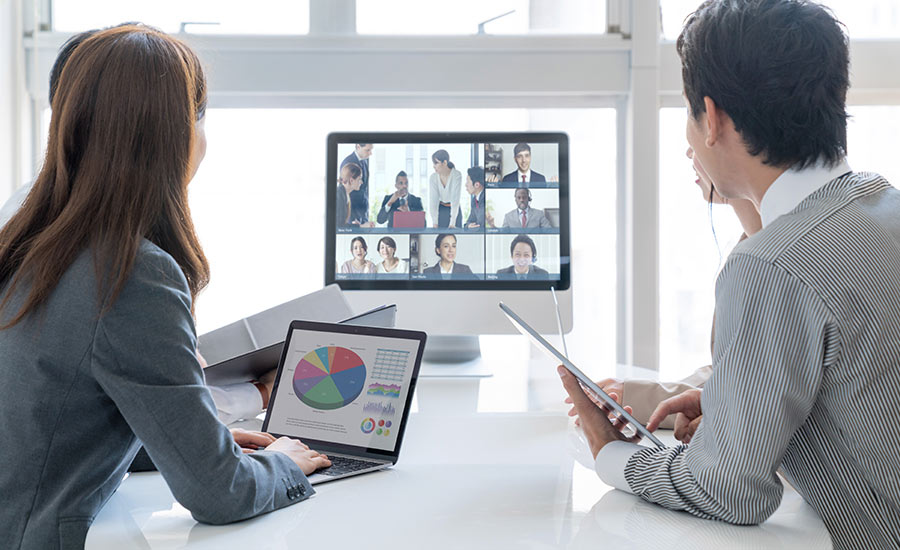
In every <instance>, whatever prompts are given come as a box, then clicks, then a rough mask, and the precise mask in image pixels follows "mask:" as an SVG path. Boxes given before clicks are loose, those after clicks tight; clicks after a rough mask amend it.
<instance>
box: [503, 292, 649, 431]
mask: <svg viewBox="0 0 900 550" xmlns="http://www.w3.org/2000/svg"><path fill="white" fill-rule="evenodd" d="M500 309H501V310H503V313H504V314H505V315H506V317H507V318H508V319H509V320H510V322H511V323H512V324H513V325H514V326H515V327H516V328H517V329H519V332H521V333H522V334H524V335H525V336H527V337H528V338H530V339H531V341H532V342H534V344H535V345H536V346H537V347H539V348H540V349H542V350H544V352H546V353H547V355H549V356H550V357H551V358H553V359H554V360H556V361H559V362H560V363H562V365H563V366H564V367H566V369H568V370H569V372H571V373H572V374H574V375H575V378H577V379H578V381H579V382H580V383H581V386H582V387H584V388H586V389H587V390H589V391H590V392H591V393H593V394H594V395H595V396H596V397H597V399H598V400H602V401H603V402H605V403H607V404H608V405H609V406H610V408H611V409H613V410H614V411H616V413H618V415H619V416H620V417H622V418H624V419H625V420H627V421H628V423H629V424H631V425H632V426H634V428H635V429H636V430H637V431H638V432H639V433H640V434H641V435H642V436H644V437H646V438H647V439H649V440H650V441H652V442H653V444H654V445H656V446H657V447H665V444H663V442H662V441H660V440H659V438H657V437H656V436H655V435H653V432H651V431H650V430H648V429H647V428H646V427H645V426H644V425H643V424H641V423H640V422H638V421H637V420H636V419H635V418H634V417H633V416H631V415H630V414H628V412H626V411H625V409H624V408H623V407H622V405H619V404H618V403H617V402H616V400H615V399H613V398H612V397H610V396H609V395H607V394H606V392H604V391H603V390H602V389H600V386H598V385H597V384H595V383H594V381H593V380H591V379H590V378H588V377H587V375H585V374H584V373H583V372H581V369H579V368H578V367H576V366H575V365H574V364H573V363H572V362H571V361H569V358H568V357H566V356H565V355H563V354H562V353H560V352H559V351H558V350H557V349H556V348H554V347H553V346H551V345H550V343H549V342H547V340H545V339H544V337H543V336H541V335H540V334H538V333H537V331H535V330H534V329H533V328H531V327H530V326H529V325H528V323H526V322H525V321H524V320H523V319H522V318H521V317H519V316H518V315H517V314H516V312H514V311H513V310H512V309H511V308H510V307H509V306H507V305H506V304H504V303H503V302H500Z"/></svg>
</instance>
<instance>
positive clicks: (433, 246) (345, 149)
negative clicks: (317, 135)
mask: <svg viewBox="0 0 900 550" xmlns="http://www.w3.org/2000/svg"><path fill="white" fill-rule="evenodd" d="M327 157H328V159H327V162H328V166H327V174H328V176H327V182H328V183H327V185H328V189H327V205H326V229H325V239H326V243H325V250H326V261H325V282H326V284H330V283H337V284H338V285H340V287H341V288H342V289H343V290H344V291H345V293H346V296H347V299H348V300H349V301H350V303H351V306H352V307H354V309H358V310H364V309H367V308H370V307H374V306H377V305H379V304H383V303H396V304H397V306H398V316H397V326H398V327H409V328H416V329H418V330H424V331H426V332H427V333H428V334H429V339H428V344H427V345H426V359H429V360H432V361H434V360H464V359H468V358H472V357H474V356H476V355H477V343H476V344H475V345H476V347H475V349H473V348H472V343H471V340H472V338H471V337H473V336H477V335H482V334H507V333H509V334H511V333H515V332H516V330H515V328H514V327H513V326H511V325H510V324H509V322H508V321H507V320H506V318H505V317H504V316H503V314H502V312H501V311H500V309H499V308H498V307H497V303H498V302H500V301H501V300H502V301H504V302H506V303H507V304H509V305H510V306H511V307H513V308H514V309H515V310H516V311H520V312H521V314H522V315H523V316H524V317H525V318H527V319H528V320H529V322H531V321H533V322H534V324H535V328H536V329H537V330H540V331H542V332H546V333H548V334H555V333H556V332H557V331H558V325H557V320H556V311H555V310H554V301H553V298H552V296H551V295H550V289H551V287H552V288H555V289H556V292H557V296H558V299H559V304H560V313H561V316H562V321H563V322H562V324H563V328H564V330H565V331H569V330H571V327H572V296H571V294H572V293H571V261H570V255H569V170H568V167H569V166H568V137H567V136H566V135H565V134H562V133H536V132H515V133H471V132H470V133H364V132H358V133H333V134H330V135H329V136H328V150H327ZM478 180H481V182H478ZM475 183H481V184H482V185H481V187H476V186H475ZM438 336H453V337H455V338H451V339H442V338H437V337H438ZM462 336H468V337H470V338H469V340H468V341H466V340H464V339H461V338H460V337H462ZM476 342H477V340H476ZM441 347H445V348H447V349H445V350H441V349H440V348H441Z"/></svg>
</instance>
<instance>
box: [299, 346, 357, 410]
mask: <svg viewBox="0 0 900 550" xmlns="http://www.w3.org/2000/svg"><path fill="white" fill-rule="evenodd" d="M365 381H366V365H365V363H363V360H362V359H361V358H360V357H359V355H357V354H356V353H354V352H353V351H351V350H349V349H347V348H342V347H339V346H326V347H321V348H317V349H315V350H313V351H311V352H309V353H307V354H306V355H304V356H303V359H301V360H300V362H299V363H297V368H296V370H294V393H295V394H296V395H297V397H299V398H300V401H303V402H304V403H306V404H307V405H309V406H310V407H312V408H314V409H320V410H331V409H340V408H341V407H344V406H347V405H349V404H350V403H352V402H353V400H354V399H356V398H357V397H359V394H360V393H362V390H363V386H364V385H365Z"/></svg>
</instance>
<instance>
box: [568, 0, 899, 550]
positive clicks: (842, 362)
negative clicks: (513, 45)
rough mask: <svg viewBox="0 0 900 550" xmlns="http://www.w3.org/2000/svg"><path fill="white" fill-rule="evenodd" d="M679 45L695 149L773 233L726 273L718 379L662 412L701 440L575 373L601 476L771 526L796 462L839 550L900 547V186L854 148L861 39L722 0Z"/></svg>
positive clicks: (799, 2) (789, 4) (770, 0)
mask: <svg viewBox="0 0 900 550" xmlns="http://www.w3.org/2000/svg"><path fill="white" fill-rule="evenodd" d="M678 52H679V55H680V56H681V60H682V67H683V71H682V72H683V80H684V93H685V98H686V101H687V105H688V111H689V116H688V123H687V139H688V142H689V143H690V145H691V147H692V148H693V150H694V155H695V158H696V159H698V160H699V162H700V164H701V166H702V167H703V168H704V169H705V171H706V172H707V173H708V174H709V176H710V178H711V180H712V182H713V184H714V185H715V188H716V190H717V191H718V192H719V193H720V194H721V195H722V196H723V197H725V198H747V199H750V200H752V201H753V202H754V203H755V204H756V205H757V206H758V207H759V210H760V214H761V218H762V223H763V228H762V230H761V231H760V232H758V233H756V234H755V235H753V236H751V237H750V238H748V239H746V240H745V241H743V242H741V243H740V244H738V245H737V246H736V247H735V249H734V251H733V252H732V253H731V255H730V256H729V258H728V261H727V262H726V264H725V267H724V268H723V269H722V272H721V273H720V275H719V278H718V281H717V283H716V329H715V330H716V334H715V345H714V349H713V369H712V376H711V377H710V379H709V381H708V382H707V383H706V385H705V387H704V388H703V390H702V391H700V390H694V391H691V392H688V393H686V394H684V395H683V396H679V397H677V398H673V399H672V400H668V401H666V402H664V403H663V404H661V405H660V407H661V408H660V409H659V410H657V412H656V413H654V418H653V419H652V420H651V422H650V424H651V425H653V424H658V421H659V420H660V419H661V418H662V417H665V416H666V415H667V414H669V413H679V416H678V420H677V422H681V423H682V424H683V423H685V422H690V421H691V420H693V419H695V418H698V417H700V416H701V415H702V421H701V422H700V423H699V427H698V428H697V430H696V432H695V433H694V435H693V438H692V439H691V441H690V444H689V445H680V446H678V447H672V448H666V449H656V448H648V447H642V446H637V445H634V444H633V443H631V442H628V441H625V440H624V437H623V436H622V435H621V433H620V432H619V431H618V430H617V429H616V426H615V425H614V424H612V423H610V422H609V421H608V420H607V418H606V414H605V412H604V411H603V409H600V408H598V407H596V406H595V405H593V403H592V402H591V401H590V400H589V399H588V398H587V396H586V395H585V394H584V393H583V391H582V390H581V389H580V387H579V386H578V383H577V382H576V381H575V380H574V378H573V377H572V376H571V375H570V374H567V373H566V372H565V371H564V369H560V371H561V372H560V374H561V376H562V379H563V383H564V385H565V387H566V389H567V391H568V392H569V394H570V396H571V397H572V399H573V400H574V402H575V406H576V409H577V412H578V414H579V416H580V418H581V425H582V426H583V427H584V430H585V434H586V436H587V439H588V441H589V443H590V446H591V451H592V452H593V454H594V456H595V457H596V468H597V472H598V474H599V475H600V477H601V478H602V479H603V480H604V481H605V482H607V483H609V484H610V485H612V486H614V487H616V488H618V489H621V490H624V491H629V492H632V493H634V494H636V495H639V496H640V497H642V498H644V499H646V500H648V501H650V502H655V503H658V504H661V505H663V506H665V507H667V508H671V509H675V510H685V511H687V512H689V513H691V514H694V515H696V516H700V517H704V518H710V519H719V520H723V521H727V522H730V523H736V524H755V523H760V522H762V521H765V520H766V518H768V517H769V516H770V515H771V514H772V513H773V512H774V511H775V509H776V508H777V507H778V505H779V503H780V501H781V496H782V484H781V481H780V479H779V477H778V475H777V472H778V471H779V470H780V471H781V473H782V474H783V475H784V477H785V478H786V479H787V480H788V481H789V482H790V483H791V485H793V486H794V487H795V488H796V489H797V491H798V492H800V494H801V495H803V497H804V499H805V500H806V501H807V502H808V503H809V504H810V505H811V506H812V507H813V508H814V509H815V510H816V511H817V512H818V513H819V514H820V515H821V517H822V519H823V521H824V522H825V525H826V527H827V528H828V531H829V533H830V535H831V538H832V541H833V543H834V546H835V547H836V548H900V451H898V447H900V423H898V420H900V418H898V411H900V191H898V190H897V189H895V188H893V187H892V186H891V185H890V184H889V183H888V182H887V181H885V180H884V178H882V177H880V176H878V175H876V174H868V173H856V172H853V171H851V170H850V167H849V166H848V165H847V162H846V160H845V158H844V157H845V154H846V116H847V115H846V112H845V99H846V92H847V88H848V85H849V76H848V65H849V55H848V47H847V40H846V37H845V36H844V34H843V32H842V31H841V28H840V26H839V24H838V23H837V22H836V21H835V20H834V18H833V17H832V15H831V14H830V13H829V12H828V11H826V10H825V9H823V8H822V7H820V6H819V5H817V4H814V3H811V2H807V1H805V0H709V1H707V2H705V3H704V4H703V5H702V6H701V7H700V8H699V9H698V11H697V12H695V13H694V14H693V15H692V16H691V17H689V18H688V20H687V22H686V24H685V28H684V30H683V31H682V33H681V36H680V37H679V39H678ZM677 422H676V423H677Z"/></svg>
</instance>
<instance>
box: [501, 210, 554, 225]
mask: <svg viewBox="0 0 900 550" xmlns="http://www.w3.org/2000/svg"><path fill="white" fill-rule="evenodd" d="M503 227H512V228H513V229H523V228H522V218H520V217H519V209H518V208H515V209H513V210H512V211H511V212H507V213H506V216H504V217H503ZM531 227H552V226H551V225H550V220H548V219H547V216H545V215H544V211H543V210H541V209H540V208H531V207H530V206H529V207H528V210H526V211H525V228H531Z"/></svg>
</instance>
